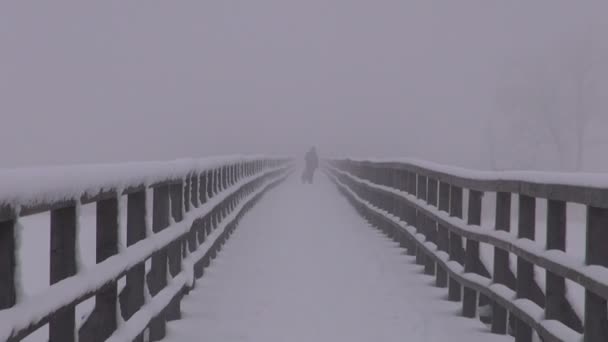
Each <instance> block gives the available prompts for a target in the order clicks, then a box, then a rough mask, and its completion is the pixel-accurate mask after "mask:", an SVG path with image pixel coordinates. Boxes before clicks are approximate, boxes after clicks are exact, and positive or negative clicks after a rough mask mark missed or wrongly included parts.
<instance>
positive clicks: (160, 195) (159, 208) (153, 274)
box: [148, 185, 170, 341]
mask: <svg viewBox="0 0 608 342" xmlns="http://www.w3.org/2000/svg"><path fill="white" fill-rule="evenodd" d="M153 208H154V209H153V212H152V230H153V232H154V233H158V232H160V231H162V230H164V229H165V228H167V227H168V226H169V215H170V212H169V211H170V208H169V185H159V186H156V187H155V188H154V200H153ZM165 286H167V249H161V250H159V251H157V252H156V253H154V255H153V256H152V266H151V268H150V272H149V273H148V288H149V289H150V295H152V296H156V295H157V294H158V293H159V292H160V291H161V290H162V289H163V288H164V287H165ZM165 329H166V318H165V313H164V312H163V313H161V314H160V315H158V316H157V317H155V318H154V319H152V321H151V322H150V341H160V340H161V339H163V338H164V337H165V335H166V330H165Z"/></svg>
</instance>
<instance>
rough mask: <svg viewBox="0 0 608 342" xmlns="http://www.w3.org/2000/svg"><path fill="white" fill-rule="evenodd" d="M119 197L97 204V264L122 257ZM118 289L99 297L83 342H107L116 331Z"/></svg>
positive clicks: (113, 286) (107, 290) (110, 287)
mask: <svg viewBox="0 0 608 342" xmlns="http://www.w3.org/2000/svg"><path fill="white" fill-rule="evenodd" d="M118 196H119V195H118V194H117V193H114V194H113V195H112V196H111V197H110V198H107V199H102V200H99V201H97V211H96V215H95V216H96V232H97V233H96V234H97V241H96V245H97V247H96V251H97V253H96V254H97V256H96V261H97V264H99V263H101V262H103V261H104V260H106V259H108V258H109V257H111V256H113V255H115V254H117V253H118V220H119V219H118ZM117 297H118V289H117V286H116V282H115V281H114V282H111V283H109V284H108V285H105V286H104V287H103V288H102V289H101V290H99V291H98V292H97V293H96V294H95V309H93V312H92V313H91V315H90V316H89V318H88V319H87V321H86V322H85V323H84V325H83V326H82V328H81V329H80V332H79V340H80V341H105V340H106V339H107V338H108V337H110V335H112V333H113V332H114V330H116V327H117V322H118V317H117V312H118V310H117V309H118V308H117V302H118V300H117Z"/></svg>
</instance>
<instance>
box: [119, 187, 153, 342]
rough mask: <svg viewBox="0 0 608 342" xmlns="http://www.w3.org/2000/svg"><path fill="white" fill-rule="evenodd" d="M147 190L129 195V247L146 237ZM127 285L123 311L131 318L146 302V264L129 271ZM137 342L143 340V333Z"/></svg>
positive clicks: (122, 300) (122, 294) (124, 314)
mask: <svg viewBox="0 0 608 342" xmlns="http://www.w3.org/2000/svg"><path fill="white" fill-rule="evenodd" d="M146 196H147V194H146V190H142V191H138V192H134V193H132V194H129V195H128V196H127V247H129V246H132V245H134V244H135V243H137V242H139V241H141V240H143V239H145V238H146ZM126 278H127V279H126V285H125V287H124V289H123V290H122V292H121V293H120V297H121V300H120V303H121V308H122V310H121V312H122V315H123V317H124V319H125V320H128V319H130V318H131V317H132V316H133V315H134V314H135V313H136V312H137V311H138V310H139V309H140V308H141V307H142V306H143V305H144V303H145V295H144V293H145V288H144V287H145V286H146V279H145V278H146V264H145V262H142V263H139V264H138V265H136V266H134V267H133V268H131V269H130V270H129V271H128V272H127V277H126ZM136 342H143V335H140V336H138V338H137V339H136Z"/></svg>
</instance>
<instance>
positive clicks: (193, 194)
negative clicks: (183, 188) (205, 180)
mask: <svg viewBox="0 0 608 342" xmlns="http://www.w3.org/2000/svg"><path fill="white" fill-rule="evenodd" d="M189 177H190V204H191V205H192V207H193V208H198V205H199V198H198V195H199V188H198V184H199V183H198V179H199V175H198V174H197V173H195V172H193V173H192V174H191V175H190V176H189Z"/></svg>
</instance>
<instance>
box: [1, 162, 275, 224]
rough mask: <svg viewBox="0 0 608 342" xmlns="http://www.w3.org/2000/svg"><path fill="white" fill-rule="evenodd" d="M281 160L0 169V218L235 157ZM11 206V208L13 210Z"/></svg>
mask: <svg viewBox="0 0 608 342" xmlns="http://www.w3.org/2000/svg"><path fill="white" fill-rule="evenodd" d="M259 160H285V158H280V157H276V158H272V157H264V156H221V157H209V158H202V159H178V160H173V161H150V162H130V163H117V164H81V165H67V166H49V167H30V168H15V169H0V221H2V220H8V219H12V218H13V217H14V216H15V215H28V214H33V213H38V212H42V211H47V210H50V209H54V205H56V204H58V205H59V206H61V205H68V204H69V202H70V201H74V200H77V201H78V200H82V202H85V203H86V202H91V201H94V200H95V196H99V195H100V194H103V193H107V192H110V193H111V192H115V191H118V190H121V191H125V193H128V192H129V190H130V189H131V190H134V191H137V190H139V189H140V188H141V187H146V186H153V185H154V184H158V183H163V182H176V181H181V180H182V179H184V178H186V177H188V175H190V174H193V173H201V172H204V171H207V170H211V169H214V168H218V167H222V166H228V165H235V164H237V163H246V162H255V161H259ZM15 211H17V212H15Z"/></svg>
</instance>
